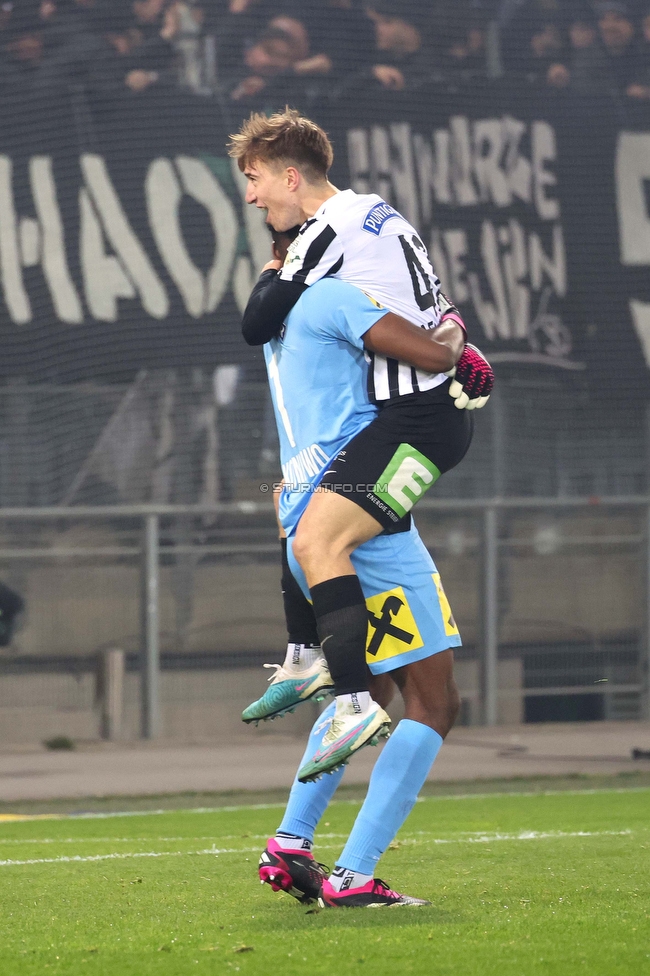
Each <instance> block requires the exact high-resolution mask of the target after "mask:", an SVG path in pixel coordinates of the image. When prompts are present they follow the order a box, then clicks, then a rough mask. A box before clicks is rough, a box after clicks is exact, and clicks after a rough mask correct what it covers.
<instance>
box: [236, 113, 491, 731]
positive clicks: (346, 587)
mask: <svg viewBox="0 0 650 976" xmlns="http://www.w3.org/2000/svg"><path fill="white" fill-rule="evenodd" d="M230 153H231V155H232V156H234V157H235V158H236V159H237V161H238V164H239V167H240V169H241V170H242V171H243V172H244V175H245V176H246V177H247V180H248V188H247V193H246V201H247V202H248V203H250V204H254V205H255V206H257V207H259V208H263V209H265V210H266V211H267V222H268V223H269V225H271V226H272V227H274V228H276V229H277V230H279V231H283V230H287V229H289V228H291V227H293V226H294V225H299V227H300V229H299V232H298V235H297V237H296V239H295V240H294V242H293V243H292V245H291V247H290V248H289V251H288V253H287V256H286V259H285V260H284V262H281V261H275V262H270V263H269V264H268V265H267V266H266V268H265V269H264V270H263V272H262V275H261V277H260V280H259V281H258V283H257V285H256V287H255V288H254V290H253V293H252V294H251V298H250V300H249V303H248V306H247V308H246V310H245V313H244V317H243V322H242V331H243V334H244V338H245V339H246V341H247V342H249V343H250V344H253V345H256V344H262V343H265V342H268V341H269V340H270V339H272V338H274V337H275V336H278V335H280V334H281V331H282V328H283V325H284V321H285V319H286V316H287V315H288V313H289V311H290V310H291V309H292V308H293V306H294V305H295V303H296V302H297V300H298V298H299V297H300V295H302V294H303V292H304V291H305V289H306V288H308V287H309V285H311V284H313V283H314V282H315V281H317V280H319V279H321V278H324V277H337V278H341V279H343V280H345V281H348V282H349V283H351V284H353V285H356V287H358V288H359V289H361V290H362V291H364V292H366V294H367V295H369V296H370V297H371V298H372V300H374V301H375V302H376V303H378V304H379V306H380V307H385V308H387V309H389V310H390V311H391V312H393V313H395V314H397V315H399V316H401V317H402V318H403V319H406V320H407V321H408V322H410V323H412V324H413V328H414V329H417V330H418V331H421V330H424V331H432V330H439V329H440V327H441V325H442V324H445V325H454V326H456V327H457V329H459V330H460V329H462V331H463V334H464V331H465V330H464V325H463V322H462V319H461V318H460V316H459V315H458V312H457V310H456V309H455V308H454V307H453V306H452V305H450V304H449V303H448V302H446V300H445V299H444V296H443V295H442V293H441V291H440V282H439V281H438V279H437V277H436V276H435V274H434V272H433V269H432V268H431V264H430V262H429V259H428V256H427V252H426V248H425V247H424V245H423V243H422V241H421V240H420V238H419V237H418V235H417V233H416V231H415V229H414V228H413V227H412V226H411V225H410V224H409V223H408V222H407V221H406V220H405V219H404V218H403V217H402V216H401V214H399V213H398V212H397V211H396V210H394V209H393V208H392V207H391V206H390V205H389V204H387V203H386V202H385V201H383V200H381V198H380V197H377V196H376V195H372V194H371V195H359V194H356V193H354V192H353V191H352V190H346V191H344V192H342V193H341V192H339V191H338V190H337V189H336V187H334V186H333V185H332V184H331V183H330V182H329V180H328V179H327V173H328V171H329V168H330V166H331V164H332V160H333V153H332V148H331V145H330V143H329V140H328V138H327V136H326V134H325V133H324V132H323V130H322V129H320V128H319V127H318V126H316V125H315V124H314V123H313V122H311V121H309V120H308V119H304V118H302V117H300V116H299V115H298V113H297V112H294V111H292V110H289V109H287V110H286V111H285V112H284V113H278V114H276V115H274V116H272V117H271V118H270V119H269V118H267V117H266V116H263V115H252V116H251V118H250V120H249V121H248V122H246V123H244V125H243V126H242V129H241V131H240V132H239V133H238V134H236V135H234V136H233V137H232V141H231V146H230ZM390 320H391V317H390V316H386V317H385V318H384V320H383V324H382V325H380V326H378V328H377V330H375V334H373V340H372V342H371V343H367V344H366V350H367V355H368V358H369V361H370V365H371V369H370V370H369V381H368V385H369V391H368V392H369V395H370V397H371V399H372V400H373V401H374V402H376V403H377V404H378V406H379V407H380V411H379V414H378V416H377V418H376V420H374V421H373V422H372V423H371V424H370V425H369V426H368V427H367V428H366V429H365V430H363V431H361V433H360V434H358V435H357V436H356V437H355V438H353V439H352V440H351V441H350V443H348V444H347V445H346V446H345V448H344V449H343V450H342V451H341V452H340V453H339V454H338V456H337V457H336V458H335V459H334V460H333V461H330V462H329V465H328V467H327V470H324V471H323V475H322V478H321V481H320V484H321V486H322V487H323V488H326V489H328V490H326V491H319V492H317V493H315V494H314V495H313V496H312V497H311V499H310V501H309V504H308V505H307V507H306V510H305V512H304V514H303V516H302V518H301V520H300V525H299V528H298V531H297V533H296V538H295V541H294V546H293V552H294V555H295V557H296V558H297V560H298V562H299V564H300V566H301V567H302V570H303V571H304V573H305V576H306V579H307V583H308V585H309V588H310V593H311V598H312V601H313V607H314V612H315V616H316V621H317V631H318V635H319V637H320V640H321V644H325V642H327V646H326V647H325V648H324V653H325V657H326V659H327V664H328V666H329V672H330V674H331V679H332V681H333V684H334V689H335V693H336V698H337V716H338V717H339V718H340V719H341V722H339V723H338V724H339V725H340V726H341V727H342V728H344V725H345V723H344V721H343V719H344V716H345V715H347V714H353V713H356V712H357V710H358V709H359V708H361V711H362V712H366V711H367V710H368V709H373V708H374V707H375V703H374V702H372V700H371V698H370V695H369V691H368V679H367V670H366V666H365V654H364V652H365V645H366V636H367V630H368V624H367V611H366V606H365V602H364V599H363V593H362V590H361V586H360V584H359V581H358V579H357V577H356V575H355V572H354V567H353V565H352V562H351V560H350V555H351V553H352V552H353V551H354V550H355V549H356V548H357V547H358V546H359V545H361V544H362V543H364V542H366V541H368V540H369V539H372V538H374V537H375V536H376V535H378V534H379V533H382V532H387V533H393V532H399V531H407V530H408V529H409V528H410V510H411V508H412V507H413V505H414V504H415V502H416V501H417V500H418V499H419V498H420V497H421V496H422V495H423V494H424V492H425V491H426V490H427V489H428V488H429V487H430V486H431V485H432V484H434V483H435V481H436V480H437V479H438V478H439V477H440V475H441V474H442V473H444V472H445V471H447V470H449V469H450V468H452V467H454V466H455V465H456V464H457V463H458V462H459V461H460V460H461V458H462V457H463V456H464V454H465V452H466V450H467V448H468V447H469V442H470V440H471V425H469V427H468V425H467V424H465V423H463V424H458V423H456V424H454V423H453V421H452V415H453V411H452V414H451V415H450V411H449V409H448V407H447V404H449V405H451V401H450V399H449V393H450V392H451V393H452V395H453V396H454V400H455V404H456V406H457V407H461V408H462V407H467V408H469V409H472V408H474V407H476V406H482V405H483V403H484V402H485V399H486V398H487V396H489V393H490V390H491V388H492V380H493V377H492V371H491V369H490V367H489V364H488V363H487V361H486V360H485V359H484V357H483V356H482V354H481V353H480V352H479V351H478V350H476V349H475V348H474V347H473V346H470V345H469V344H467V343H465V344H464V348H463V343H461V345H460V347H459V351H458V352H456V353H455V355H454V356H453V357H452V358H451V359H449V361H447V362H444V363H441V361H440V360H439V359H436V361H435V362H436V367H435V368H433V367H432V366H430V365H429V361H428V360H427V361H426V362H425V361H418V362H410V363H409V362H405V361H404V359H403V358H400V356H401V353H400V350H401V344H400V342H399V341H397V340H396V336H395V335H394V334H393V331H392V330H391V326H390ZM454 366H455V369H456V375H457V377H460V378H462V380H463V384H462V386H463V388H462V389H459V384H458V382H454V384H450V382H449V377H448V375H446V374H447V373H448V372H451V371H452V370H453V369H454ZM452 386H453V387H454V388H453V389H452ZM305 407H306V408H307V407H308V404H305ZM457 419H460V418H459V417H457ZM298 460H300V459H298ZM287 663H288V662H285V665H286V664H287ZM301 663H302V662H299V664H301ZM265 697H266V696H265ZM296 703H297V702H296ZM255 705H257V706H258V707H257V710H256V714H255V715H251V716H249V719H247V717H246V712H245V713H244V720H252V719H254V718H257V717H261V718H264V717H267V716H266V715H264V714H263V712H264V698H263V699H261V700H260V702H258V703H255ZM251 708H254V706H251ZM351 709H353V712H351ZM248 711H250V709H247V712H248ZM339 713H340V714H339ZM353 717H354V714H353Z"/></svg>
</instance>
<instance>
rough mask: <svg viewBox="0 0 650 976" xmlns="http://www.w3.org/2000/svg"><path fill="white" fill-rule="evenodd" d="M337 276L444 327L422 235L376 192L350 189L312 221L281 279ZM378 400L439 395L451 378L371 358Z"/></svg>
mask: <svg viewBox="0 0 650 976" xmlns="http://www.w3.org/2000/svg"><path fill="white" fill-rule="evenodd" d="M327 276H333V277H336V278H341V279H342V280H343V281H348V282H349V283H350V284H352V285H356V287H357V288H360V289H361V290H362V291H364V292H366V294H368V295H369V296H371V297H372V298H373V299H375V300H376V301H377V302H379V303H380V304H381V305H384V306H385V307H386V308H387V309H388V310H389V311H391V312H394V313H395V314H397V315H401V316H402V317H403V318H405V319H408V320H409V321H410V322H413V323H414V324H415V325H419V326H421V327H422V328H423V329H434V328H435V327H436V326H437V325H438V323H439V322H440V318H441V314H442V311H443V310H444V309H441V303H444V301H445V300H444V297H443V296H442V294H441V292H440V282H439V280H438V278H437V277H436V275H435V274H434V272H433V268H432V267H431V263H430V261H429V256H428V254H427V249H426V247H425V246H424V244H423V243H422V241H421V240H420V238H419V236H418V234H417V233H416V231H415V229H414V228H413V227H412V226H411V224H409V222H408V221H407V220H405V219H404V217H402V215H401V214H400V213H398V212H397V210H394V209H393V207H391V206H390V205H389V204H387V203H386V202H385V201H384V200H382V199H381V197H379V196H377V194H375V193H369V194H359V193H355V192H354V190H343V191H342V192H341V193H337V194H335V196H333V197H330V198H329V200H326V201H325V203H324V204H323V205H322V206H321V207H320V208H319V209H318V210H317V211H316V213H315V214H314V216H313V217H311V218H310V219H309V220H306V221H305V223H304V224H303V225H302V227H301V228H300V233H299V234H298V236H297V237H296V239H295V240H294V241H293V243H292V244H291V245H290V247H289V251H288V253H287V257H286V259H285V262H284V266H283V267H282V268H281V270H280V273H279V277H280V278H281V279H283V280H285V281H295V282H298V283H300V284H303V285H311V284H313V283H314V282H315V281H318V280H319V279H320V278H325V277H327ZM367 357H368V361H369V363H370V366H371V368H370V371H369V377H368V388H369V394H370V398H371V399H372V400H392V399H395V398H397V397H400V396H406V395H407V394H409V393H417V392H418V391H423V390H432V389H433V388H434V387H436V386H439V385H440V384H441V383H444V381H445V379H446V376H445V375H444V373H426V372H424V371H423V370H419V369H415V368H414V367H412V366H410V365H408V364H407V363H401V362H398V360H396V359H387V358H386V357H385V356H380V355H378V354H375V353H367Z"/></svg>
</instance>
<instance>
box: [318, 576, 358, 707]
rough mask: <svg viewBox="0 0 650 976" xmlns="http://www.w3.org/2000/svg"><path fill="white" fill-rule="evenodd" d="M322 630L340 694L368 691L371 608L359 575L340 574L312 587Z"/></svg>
mask: <svg viewBox="0 0 650 976" xmlns="http://www.w3.org/2000/svg"><path fill="white" fill-rule="evenodd" d="M311 598H312V600H313V601H314V613H315V614H316V623H317V626H318V634H319V636H320V643H321V647H322V649H323V654H324V655H325V659H326V661H327V664H328V667H329V669H330V674H331V675H332V680H333V682H334V691H335V693H336V694H337V695H351V694H352V693H353V692H355V691H356V692H358V691H368V690H369V688H370V685H369V683H368V668H367V666H366V639H367V636H368V611H367V609H366V601H365V600H364V597H363V590H362V589H361V583H360V582H359V579H358V577H357V576H354V575H352V576H336V577H335V578H334V579H329V580H325V582H324V583H317V584H316V586H312V588H311Z"/></svg>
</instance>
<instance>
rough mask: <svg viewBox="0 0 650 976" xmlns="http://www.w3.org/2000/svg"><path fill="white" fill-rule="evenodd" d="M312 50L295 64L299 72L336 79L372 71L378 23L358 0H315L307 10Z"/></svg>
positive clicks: (335, 80) (300, 73) (340, 79)
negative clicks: (375, 26) (373, 20)
mask: <svg viewBox="0 0 650 976" xmlns="http://www.w3.org/2000/svg"><path fill="white" fill-rule="evenodd" d="M307 26H308V29H309V37H310V49H311V51H312V52H313V53H311V54H310V55H309V56H308V57H305V58H303V59H302V60H300V61H298V62H297V63H296V64H295V65H294V71H295V73H296V74H298V75H329V76H331V77H332V79H333V80H334V82H335V83H337V82H339V83H340V82H342V81H344V80H345V79H346V78H347V77H350V76H352V75H359V74H363V73H367V72H368V71H370V69H371V67H372V65H373V64H374V62H375V38H374V25H373V23H372V21H371V20H370V19H369V17H368V16H367V15H366V13H365V11H364V10H363V9H362V7H361V5H360V4H358V3H355V2H354V0H315V2H314V3H312V5H311V8H310V9H309V10H308V11H307Z"/></svg>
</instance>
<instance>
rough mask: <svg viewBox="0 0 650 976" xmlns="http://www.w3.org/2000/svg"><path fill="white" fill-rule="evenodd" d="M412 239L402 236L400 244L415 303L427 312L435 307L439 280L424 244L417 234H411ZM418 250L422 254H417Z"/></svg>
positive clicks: (422, 310) (400, 236)
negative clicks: (435, 290) (436, 287)
mask: <svg viewBox="0 0 650 976" xmlns="http://www.w3.org/2000/svg"><path fill="white" fill-rule="evenodd" d="M410 238H411V239H410V240H409V239H408V238H407V237H406V236H405V235H404V234H400V235H399V242H400V244H401V245H402V250H403V251H404V257H405V258H406V264H407V267H408V269H409V274H410V276H411V282H412V284H413V294H414V296H415V301H416V302H417V306H418V308H419V309H420V311H421V312H426V310H427V309H428V308H432V307H433V306H434V305H435V298H434V293H433V289H434V282H435V283H436V285H437V284H438V280H437V278H436V277H435V275H434V274H433V268H432V267H431V265H430V263H429V258H428V256H427V251H426V248H425V246H424V244H423V243H422V241H421V240H420V238H419V237H416V236H415V234H411V235H410ZM416 248H417V250H418V251H419V252H420V254H418V253H417V251H416Z"/></svg>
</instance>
